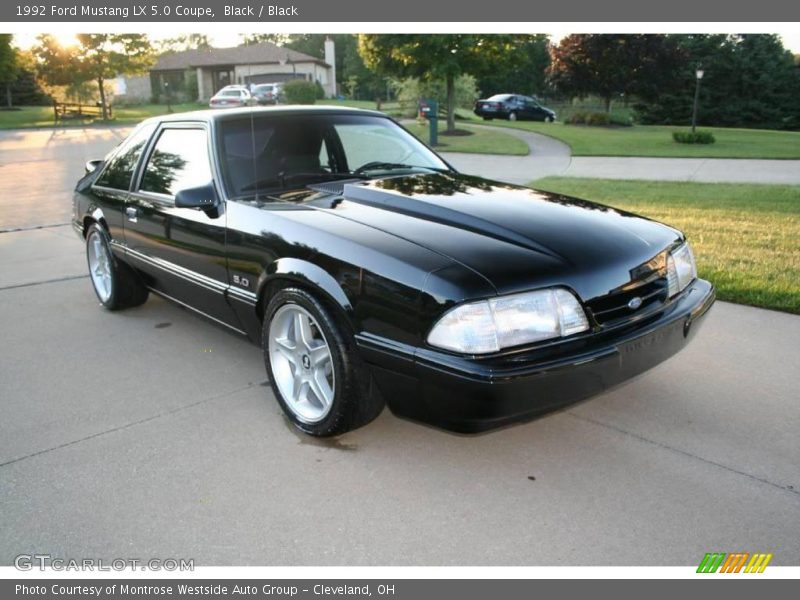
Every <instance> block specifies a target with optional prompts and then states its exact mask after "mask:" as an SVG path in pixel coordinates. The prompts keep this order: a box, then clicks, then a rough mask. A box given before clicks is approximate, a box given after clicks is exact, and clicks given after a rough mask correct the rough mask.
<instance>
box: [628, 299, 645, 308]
mask: <svg viewBox="0 0 800 600" xmlns="http://www.w3.org/2000/svg"><path fill="white" fill-rule="evenodd" d="M641 305H642V299H641V298H639V296H635V297H633V298H631V299H630V300H628V308H630V309H631V310H636V309H637V308H639V307H640V306H641Z"/></svg>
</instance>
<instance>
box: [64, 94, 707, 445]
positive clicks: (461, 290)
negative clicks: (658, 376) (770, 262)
mask: <svg viewBox="0 0 800 600" xmlns="http://www.w3.org/2000/svg"><path fill="white" fill-rule="evenodd" d="M73 225H74V227H75V229H76V231H77V233H78V235H79V236H80V237H81V239H82V240H84V241H85V244H86V251H87V258H88V265H89V272H90V275H91V281H92V284H93V286H94V290H95V292H96V294H97V297H98V298H99V300H100V303H101V304H102V305H103V306H104V307H106V308H107V309H109V310H116V309H121V308H126V307H131V306H136V305H139V304H142V303H143V302H144V301H145V300H146V299H147V296H148V293H149V292H151V291H152V292H154V293H156V294H158V295H161V296H164V297H165V298H168V299H171V300H174V301H175V302H178V303H180V304H182V305H184V306H186V307H189V308H191V309H192V310H193V311H195V312H197V313H200V314H202V315H205V316H206V317H208V318H210V319H211V320H213V321H215V322H216V323H219V324H221V325H223V326H225V327H226V328H228V329H230V330H231V331H234V332H236V333H237V334H240V335H243V336H247V337H249V338H250V339H251V340H253V341H254V342H256V343H258V344H260V346H261V347H262V349H263V353H264V362H265V364H266V370H267V374H268V376H269V380H270V383H271V385H272V389H273V391H274V393H275V396H276V398H277V400H278V402H279V403H280V404H281V406H282V407H283V410H284V411H285V412H286V414H287V415H288V417H289V419H291V420H292V422H293V423H294V424H295V425H296V426H297V427H299V428H300V429H302V430H303V431H305V432H307V433H310V434H313V435H320V436H324V435H334V434H338V433H342V432H344V431H347V430H349V429H352V428H355V427H358V426H360V425H363V424H365V423H367V422H369V421H370V420H372V419H373V418H375V417H376V416H377V415H378V414H379V413H380V411H381V410H382V408H383V406H384V401H386V402H387V403H388V404H389V406H390V407H391V408H392V409H393V411H394V412H396V413H398V414H400V415H405V416H408V417H411V418H414V419H419V420H422V421H426V422H430V423H434V424H437V425H439V426H442V427H445V428H448V429H453V430H457V431H479V430H483V429H487V428H490V427H494V426H498V425H502V424H505V423H508V422H511V421H515V420H518V419H522V418H527V417H530V416H533V415H536V414H539V413H542V412H544V411H547V410H551V409H553V408H555V407H558V406H562V405H564V404H566V403H570V402H574V401H576V400H578V399H582V398H586V397H587V396H590V395H592V394H595V393H597V392H601V391H603V390H606V389H608V388H609V387H611V386H613V385H615V384H617V383H619V382H621V381H624V380H626V379H628V378H630V377H632V376H634V375H637V374H639V373H641V372H642V371H644V370H646V369H649V368H650V367H652V366H654V365H656V364H658V363H660V362H662V361H663V360H665V359H666V358H668V357H670V356H671V355H672V354H674V353H675V352H677V351H678V350H680V349H681V348H683V346H684V345H685V344H686V343H687V341H688V340H689V339H690V338H691V337H692V336H693V335H695V333H696V332H697V328H698V326H699V325H700V323H701V322H702V317H703V315H704V314H705V313H706V311H707V310H708V309H709V307H710V306H711V304H712V303H713V301H714V289H713V287H712V286H711V284H709V283H708V282H706V281H703V280H700V279H698V278H697V277H696V271H695V264H694V258H693V256H692V251H691V249H690V247H689V244H688V242H687V241H686V240H685V239H684V237H683V235H681V233H680V232H678V231H676V230H675V229H672V228H671V227H667V226H665V225H661V224H659V223H656V222H654V221H650V220H648V219H645V218H642V217H638V216H636V215H633V214H630V213H627V212H623V211H620V210H616V209H613V208H609V207H607V206H602V205H599V204H593V203H591V202H586V201H583V200H578V199H575V198H569V197H566V196H561V195H558V194H552V193H547V192H540V191H535V190H532V189H529V188H525V187H519V186H514V185H509V184H505V183H498V182H493V181H487V180H485V179H480V178H477V177H471V176H467V175H463V174H461V173H458V172H456V171H455V170H454V169H453V168H452V167H451V166H450V165H448V164H447V163H446V162H445V161H444V160H443V159H442V158H440V157H439V156H437V155H436V154H435V153H434V152H433V151H431V150H430V149H429V148H427V147H426V146H425V145H423V144H422V143H421V142H419V141H418V140H417V139H416V138H415V137H413V136H412V135H411V134H409V133H408V132H406V131H405V130H404V129H403V128H402V127H401V126H400V125H398V124H397V123H395V122H394V121H392V120H391V119H389V118H388V117H386V116H384V115H382V114H380V113H376V112H371V111H359V110H355V109H341V108H324V107H307V108H297V107H293V108H284V107H272V108H259V109H233V110H229V111H202V112H196V113H183V114H177V115H169V116H163V117H157V118H155V119H150V120H147V121H145V122H143V123H142V124H141V125H139V126H138V127H137V128H136V129H135V130H134V131H133V132H132V133H131V134H130V136H129V137H128V138H127V139H126V140H125V141H124V142H122V143H121V144H120V145H119V146H118V147H117V148H116V149H115V150H113V151H112V152H111V153H110V154H109V155H108V156H107V157H106V159H105V160H104V161H96V162H92V163H89V164H87V174H86V175H85V176H84V177H83V178H82V179H81V180H80V181H79V182H78V185H77V188H76V192H75V196H74V219H73Z"/></svg>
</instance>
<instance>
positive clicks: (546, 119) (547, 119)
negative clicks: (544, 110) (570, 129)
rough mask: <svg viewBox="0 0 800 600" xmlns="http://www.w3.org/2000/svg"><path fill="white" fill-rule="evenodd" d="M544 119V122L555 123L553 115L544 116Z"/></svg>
mask: <svg viewBox="0 0 800 600" xmlns="http://www.w3.org/2000/svg"><path fill="white" fill-rule="evenodd" d="M544 121H545V123H555V121H556V120H555V119H554V118H553V117H545V118H544Z"/></svg>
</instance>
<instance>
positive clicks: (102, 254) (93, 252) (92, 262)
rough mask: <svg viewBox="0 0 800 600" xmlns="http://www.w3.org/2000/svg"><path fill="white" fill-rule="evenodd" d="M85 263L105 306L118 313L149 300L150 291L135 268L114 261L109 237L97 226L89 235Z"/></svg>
mask: <svg viewBox="0 0 800 600" xmlns="http://www.w3.org/2000/svg"><path fill="white" fill-rule="evenodd" d="M86 262H87V263H88V266H89V277H90V278H91V280H92V287H93V288H94V293H95V294H96V295H97V299H98V300H99V301H100V304H102V305H103V307H105V308H107V309H108V310H119V309H122V308H129V307H131V306H138V305H140V304H142V303H144V302H145V300H147V296H148V291H147V288H146V287H145V286H144V285H143V284H142V282H141V281H140V280H139V277H138V275H136V273H135V272H134V271H133V269H131V268H130V267H129V266H128V265H126V264H125V263H123V262H120V261H118V260H117V259H115V258H114V255H113V254H112V253H111V247H110V246H109V241H108V234H107V233H106V232H105V230H104V229H103V228H102V227H100V226H99V225H97V224H96V223H94V224H92V225H91V226H89V230H88V232H87V234H86Z"/></svg>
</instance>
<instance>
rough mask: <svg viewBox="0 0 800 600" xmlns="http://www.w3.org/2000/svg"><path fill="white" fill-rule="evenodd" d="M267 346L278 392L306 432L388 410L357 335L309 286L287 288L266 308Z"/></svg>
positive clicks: (357, 423)
mask: <svg viewBox="0 0 800 600" xmlns="http://www.w3.org/2000/svg"><path fill="white" fill-rule="evenodd" d="M262 347H263V351H264V363H265V366H266V369H267V374H268V375H269V380H270V384H271V386H272V391H273V392H274V393H275V397H276V398H277V400H278V403H279V404H280V405H281V408H282V409H283V411H284V413H286V416H287V417H288V418H289V420H291V421H292V423H293V424H294V425H295V426H296V427H297V428H299V429H301V430H302V431H304V432H305V433H308V434H310V435H315V436H332V435H339V434H342V433H345V432H346V431H350V430H352V429H356V428H357V427H361V426H362V425H366V424H367V423H369V422H370V421H372V420H373V419H375V418H376V417H377V416H378V415H379V414H380V413H381V410H383V399H382V398H381V396H380V393H379V392H378V391H377V389H376V388H375V386H374V384H373V383H372V378H371V375H370V374H369V372H368V371H367V369H366V366H365V365H363V363H362V362H361V360H360V357H359V356H358V354H357V351H356V349H355V342H354V340H353V337H352V335H351V334H350V333H349V332H348V331H347V328H346V327H344V326H343V325H342V324H341V323H339V322H338V320H337V319H336V317H335V316H334V315H333V313H332V312H331V311H330V310H329V309H328V308H327V307H325V306H324V305H323V304H322V303H321V302H319V300H317V299H316V298H315V297H314V296H313V295H311V294H309V293H308V292H307V291H305V290H302V289H299V288H286V289H283V290H281V291H279V292H277V293H276V294H275V295H274V296H273V297H272V299H271V300H270V302H269V304H268V305H267V308H266V310H265V313H264V326H263V335H262Z"/></svg>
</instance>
